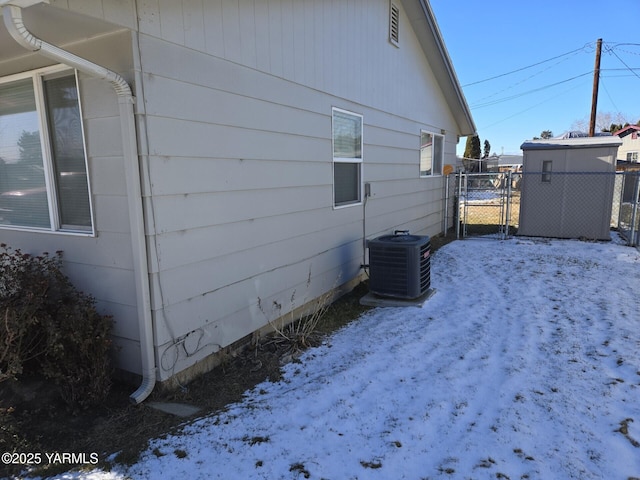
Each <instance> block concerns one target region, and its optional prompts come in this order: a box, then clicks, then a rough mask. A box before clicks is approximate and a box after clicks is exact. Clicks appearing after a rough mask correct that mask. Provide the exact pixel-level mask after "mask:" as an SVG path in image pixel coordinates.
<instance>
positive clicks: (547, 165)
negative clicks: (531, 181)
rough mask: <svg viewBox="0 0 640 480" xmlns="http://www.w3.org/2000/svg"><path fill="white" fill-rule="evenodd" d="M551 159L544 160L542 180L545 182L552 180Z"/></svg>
mask: <svg viewBox="0 0 640 480" xmlns="http://www.w3.org/2000/svg"><path fill="white" fill-rule="evenodd" d="M551 165H552V161H551V160H543V161H542V181H543V182H544V183H549V182H551Z"/></svg>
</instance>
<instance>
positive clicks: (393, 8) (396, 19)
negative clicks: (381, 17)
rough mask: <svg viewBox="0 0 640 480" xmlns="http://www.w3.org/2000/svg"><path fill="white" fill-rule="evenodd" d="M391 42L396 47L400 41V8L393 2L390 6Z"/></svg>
mask: <svg viewBox="0 0 640 480" xmlns="http://www.w3.org/2000/svg"><path fill="white" fill-rule="evenodd" d="M389 41H390V42H391V43H393V44H394V45H395V46H396V47H397V46H399V43H398V42H399V41H400V8H399V7H398V6H397V5H396V4H395V3H393V2H391V3H390V4H389Z"/></svg>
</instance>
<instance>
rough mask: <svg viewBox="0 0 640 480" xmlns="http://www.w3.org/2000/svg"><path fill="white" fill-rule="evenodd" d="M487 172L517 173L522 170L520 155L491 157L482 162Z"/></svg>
mask: <svg viewBox="0 0 640 480" xmlns="http://www.w3.org/2000/svg"><path fill="white" fill-rule="evenodd" d="M484 162H485V165H486V166H487V171H490V172H509V171H510V172H519V171H521V170H522V155H495V154H494V155H491V156H489V157H488V158H486V159H485V160H484Z"/></svg>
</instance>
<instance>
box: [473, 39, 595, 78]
mask: <svg viewBox="0 0 640 480" xmlns="http://www.w3.org/2000/svg"><path fill="white" fill-rule="evenodd" d="M592 45H593V42H591V43H586V44H585V45H583V46H582V47H580V48H576V49H575V50H571V51H570V52H567V53H563V54H562V55H556V56H555V57H551V58H548V59H547V60H542V61H541V62H537V63H533V64H531V65H527V66H526V67H521V68H518V69H516V70H512V71H510V72H506V73H501V74H499V75H495V76H493V77H489V78H485V79H484V80H478V81H476V82H471V83H467V84H465V85H462V87H463V88H464V87H470V86H472V85H477V84H479V83H484V82H488V81H490V80H495V79H496V78H501V77H506V76H507V75H511V74H513V73H518V72H521V71H523V70H527V69H529V68H533V67H537V66H538V65H542V64H543V63H547V62H550V61H552V60H555V59H557V58H561V57H564V56H567V55H571V54H573V53H576V52H580V51H584V50H586V49H587V48H588V47H591V46H592Z"/></svg>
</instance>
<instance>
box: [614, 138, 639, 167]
mask: <svg viewBox="0 0 640 480" xmlns="http://www.w3.org/2000/svg"><path fill="white" fill-rule="evenodd" d="M620 138H621V140H622V145H620V147H619V148H618V160H622V161H625V162H626V161H627V154H631V159H630V161H631V162H632V163H640V134H638V132H630V133H627V134H626V135H624V136H623V137H620Z"/></svg>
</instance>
